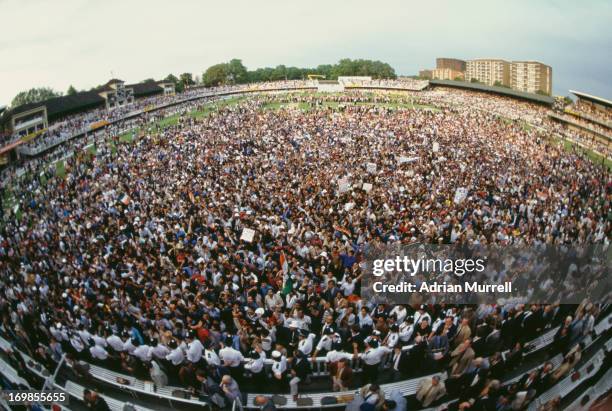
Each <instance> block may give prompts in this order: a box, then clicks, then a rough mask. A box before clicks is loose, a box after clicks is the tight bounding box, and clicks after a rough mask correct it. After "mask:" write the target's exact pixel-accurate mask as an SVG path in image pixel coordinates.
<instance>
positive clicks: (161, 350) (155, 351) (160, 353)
mask: <svg viewBox="0 0 612 411" xmlns="http://www.w3.org/2000/svg"><path fill="white" fill-rule="evenodd" d="M168 354H170V350H169V349H168V347H166V346H165V345H163V344H159V343H158V344H157V345H156V346H155V347H153V348H151V355H153V356H154V357H155V358H157V359H160V360H161V359H163V358H166V356H167V355H168Z"/></svg>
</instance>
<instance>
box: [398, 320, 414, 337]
mask: <svg viewBox="0 0 612 411" xmlns="http://www.w3.org/2000/svg"><path fill="white" fill-rule="evenodd" d="M413 332H414V324H408V323H406V322H403V323H402V325H400V326H399V339H400V341H402V342H408V341H410V338H411V337H412V333H413Z"/></svg>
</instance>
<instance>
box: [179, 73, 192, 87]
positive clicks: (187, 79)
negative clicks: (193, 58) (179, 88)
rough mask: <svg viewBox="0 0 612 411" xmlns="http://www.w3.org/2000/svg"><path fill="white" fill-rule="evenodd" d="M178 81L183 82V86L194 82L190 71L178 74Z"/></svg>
mask: <svg viewBox="0 0 612 411" xmlns="http://www.w3.org/2000/svg"><path fill="white" fill-rule="evenodd" d="M179 81H180V82H181V83H183V85H184V86H192V85H194V84H195V81H193V75H192V74H191V73H183V74H181V75H180V76H179Z"/></svg>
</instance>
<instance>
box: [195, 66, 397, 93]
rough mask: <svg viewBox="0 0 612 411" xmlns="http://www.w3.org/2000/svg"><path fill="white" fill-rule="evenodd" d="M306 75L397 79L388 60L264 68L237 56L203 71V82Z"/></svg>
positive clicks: (334, 77)
mask: <svg viewBox="0 0 612 411" xmlns="http://www.w3.org/2000/svg"><path fill="white" fill-rule="evenodd" d="M309 74H315V75H320V76H324V77H325V78H326V79H328V80H336V79H337V78H338V77H339V76H371V77H373V78H396V77H397V75H396V74H395V70H394V69H393V67H391V66H390V65H389V64H388V63H383V62H382V61H377V60H376V61H375V60H365V59H357V60H351V59H342V60H340V61H339V62H338V63H336V64H321V65H319V66H317V67H314V68H300V67H287V66H285V65H278V66H276V67H264V68H258V69H255V70H247V68H246V67H245V66H244V64H242V60H240V59H232V60H230V61H229V62H227V63H219V64H215V65H213V66H210V67H209V68H208V69H206V71H204V73H203V74H202V83H203V84H204V85H205V86H207V87H211V86H219V85H224V84H243V83H256V82H261V81H278V80H303V79H306V78H307V77H308V75H309Z"/></svg>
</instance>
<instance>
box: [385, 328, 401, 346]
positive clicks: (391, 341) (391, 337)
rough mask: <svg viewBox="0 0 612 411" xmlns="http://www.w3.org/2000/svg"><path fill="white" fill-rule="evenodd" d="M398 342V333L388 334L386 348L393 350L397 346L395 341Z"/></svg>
mask: <svg viewBox="0 0 612 411" xmlns="http://www.w3.org/2000/svg"><path fill="white" fill-rule="evenodd" d="M398 340H399V334H398V333H394V332H392V333H389V335H388V336H387V344H386V345H387V347H389V348H393V347H395V346H396V345H397V341H398Z"/></svg>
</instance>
